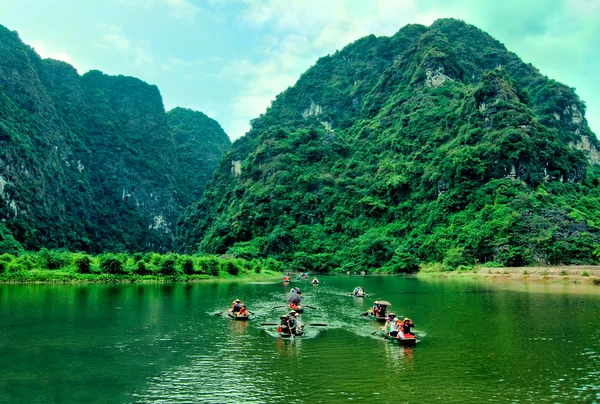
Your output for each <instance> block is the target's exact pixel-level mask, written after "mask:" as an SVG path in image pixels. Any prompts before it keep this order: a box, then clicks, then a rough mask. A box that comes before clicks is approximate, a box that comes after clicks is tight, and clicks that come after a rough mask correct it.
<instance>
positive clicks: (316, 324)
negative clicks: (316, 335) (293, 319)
mask: <svg viewBox="0 0 600 404" xmlns="http://www.w3.org/2000/svg"><path fill="white" fill-rule="evenodd" d="M307 325H311V326H313V327H328V325H327V324H318V323H310V324H307Z"/></svg>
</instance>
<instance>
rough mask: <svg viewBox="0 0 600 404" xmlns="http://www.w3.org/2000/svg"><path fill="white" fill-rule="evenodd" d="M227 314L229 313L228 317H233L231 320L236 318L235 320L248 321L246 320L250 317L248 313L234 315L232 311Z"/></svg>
mask: <svg viewBox="0 0 600 404" xmlns="http://www.w3.org/2000/svg"><path fill="white" fill-rule="evenodd" d="M228 314H229V317H230V318H231V319H233V320H237V321H248V320H249V319H250V315H249V314H247V315H245V316H236V315H235V314H233V313H228Z"/></svg>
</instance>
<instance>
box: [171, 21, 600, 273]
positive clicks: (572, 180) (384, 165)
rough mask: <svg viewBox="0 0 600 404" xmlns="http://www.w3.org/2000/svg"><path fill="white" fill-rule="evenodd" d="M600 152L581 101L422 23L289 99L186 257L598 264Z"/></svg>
mask: <svg viewBox="0 0 600 404" xmlns="http://www.w3.org/2000/svg"><path fill="white" fill-rule="evenodd" d="M586 144H587V145H588V146H587V147H586V146H585V145H586ZM599 149H600V144H599V142H598V140H597V139H596V137H595V135H594V134H593V133H592V132H591V131H590V129H589V127H588V125H587V122H586V120H585V105H584V103H583V102H582V101H581V100H580V99H579V98H578V97H577V95H576V94H575V92H574V90H573V89H572V88H570V87H568V86H565V85H563V84H560V83H557V82H555V81H553V80H550V79H548V78H547V77H545V76H543V75H541V74H540V73H539V72H538V71H537V70H536V69H535V68H534V67H533V66H531V65H527V64H525V63H523V62H522V61H521V60H520V59H519V58H518V57H517V56H516V55H515V54H513V53H511V52H509V51H507V50H506V49H505V47H504V46H503V45H502V44H501V43H499V42H498V41H496V40H495V39H493V38H491V37H490V36H489V35H487V34H485V33H483V32H482V31H480V30H479V29H477V28H475V27H473V26H470V25H468V24H465V23H463V22H461V21H457V20H451V19H445V20H438V21H436V22H435V23H434V24H433V25H432V26H431V27H429V28H428V27H423V26H417V25H410V26H407V27H404V28H402V29H401V30H400V31H399V32H398V33H397V34H396V35H394V36H393V37H390V38H385V37H381V38H375V37H373V36H370V37H367V38H363V39H361V40H359V41H357V42H355V43H353V44H351V45H349V46H347V47H346V48H344V49H343V50H341V51H339V52H336V53H335V54H333V55H331V56H327V57H324V58H321V59H320V60H319V61H318V62H317V63H316V64H315V66H313V67H312V68H311V69H309V70H308V71H307V72H306V73H304V74H303V75H302V76H301V77H300V79H299V80H298V82H297V84H296V85H295V86H294V87H291V88H289V89H287V90H286V91H284V92H283V93H282V94H280V95H279V96H278V97H277V98H276V99H275V101H274V102H273V103H272V105H271V107H270V108H269V109H268V110H267V112H266V113H265V114H264V115H262V116H260V117H259V118H257V119H256V120H254V121H253V122H252V129H251V130H250V132H249V133H248V134H247V135H246V136H245V137H243V138H241V139H239V140H238V141H236V142H235V143H234V144H233V145H232V147H231V149H230V150H229V151H228V153H226V155H225V156H224V158H223V160H222V161H221V162H220V165H219V168H218V169H217V171H216V173H215V175H214V178H213V180H212V181H211V182H209V184H208V185H207V188H206V190H205V193H204V194H203V196H202V199H201V200H200V201H199V202H198V203H196V204H194V205H192V206H191V207H189V208H188V209H186V210H185V211H184V214H183V215H182V216H181V217H180V218H179V221H178V234H177V237H178V244H179V245H180V246H181V248H182V250H184V251H186V252H188V253H192V252H203V253H212V254H233V255H236V256H241V257H251V258H257V257H272V258H275V259H277V260H279V261H282V262H286V263H288V265H290V266H291V267H293V268H297V269H299V270H308V271H313V272H314V271H318V272H321V271H323V272H325V271H343V272H345V271H353V272H358V271H362V270H364V271H367V272H370V273H372V272H387V273H397V272H403V273H406V272H414V271H417V270H419V268H421V270H423V271H433V270H435V271H437V272H439V271H445V270H454V269H456V268H460V269H461V270H467V269H468V268H471V267H472V266H473V265H476V264H477V265H479V264H480V265H482V266H487V267H498V266H527V265H547V264H551V265H554V264H596V263H598V262H599V258H600V254H599V253H598V251H599V250H600V248H599V245H600V204H598V200H599V199H600V167H599V166H598V164H597V163H598V161H596V158H597V157H595V156H597V152H598V150H599ZM232 163H235V164H238V163H239V166H240V167H241V170H240V172H239V173H237V172H235V171H234V170H232Z"/></svg>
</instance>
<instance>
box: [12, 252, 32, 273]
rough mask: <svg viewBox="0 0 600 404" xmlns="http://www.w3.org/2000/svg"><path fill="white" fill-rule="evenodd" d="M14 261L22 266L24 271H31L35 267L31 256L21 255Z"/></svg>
mask: <svg viewBox="0 0 600 404" xmlns="http://www.w3.org/2000/svg"><path fill="white" fill-rule="evenodd" d="M16 260H17V262H18V263H19V264H21V265H22V266H23V269H24V270H27V271H31V270H32V269H34V268H36V267H37V263H36V261H35V257H34V256H33V255H31V254H21V255H19V256H18V257H17V258H16Z"/></svg>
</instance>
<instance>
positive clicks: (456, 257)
mask: <svg viewBox="0 0 600 404" xmlns="http://www.w3.org/2000/svg"><path fill="white" fill-rule="evenodd" d="M463 253H464V248H462V247H461V248H451V249H449V250H448V251H446V256H445V257H444V265H445V266H446V267H447V268H448V269H449V270H454V269H456V268H457V267H458V266H459V265H464V264H465V258H464V256H463Z"/></svg>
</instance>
